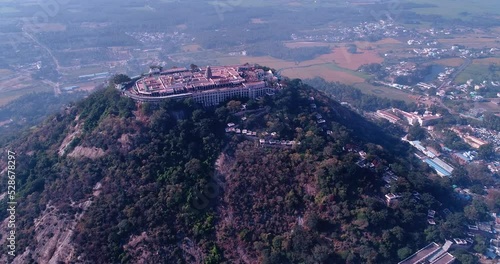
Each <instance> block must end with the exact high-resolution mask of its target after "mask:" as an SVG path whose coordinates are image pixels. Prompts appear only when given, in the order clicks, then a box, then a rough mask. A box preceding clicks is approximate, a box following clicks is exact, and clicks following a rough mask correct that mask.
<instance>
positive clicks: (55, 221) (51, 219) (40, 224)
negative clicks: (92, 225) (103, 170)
mask: <svg viewBox="0 0 500 264" xmlns="http://www.w3.org/2000/svg"><path fill="white" fill-rule="evenodd" d="M101 188H102V184H101V183H100V182H99V183H97V184H96V186H95V187H94V188H93V190H94V192H93V196H94V197H97V196H99V194H100V190H101ZM91 205H92V197H91V198H88V199H86V200H82V201H80V202H78V203H77V202H73V201H72V202H71V204H70V207H71V208H72V209H74V211H76V212H75V213H74V214H68V213H63V212H62V211H63V210H61V208H58V207H57V206H55V205H52V204H51V203H50V202H49V203H48V205H47V207H46V208H45V210H44V211H43V212H42V213H41V214H40V215H39V217H38V218H36V219H35V221H34V223H33V224H34V227H35V236H34V244H33V245H32V247H31V248H33V249H34V250H31V249H30V248H26V249H25V250H24V251H21V250H18V251H17V252H18V255H17V256H16V257H15V258H14V259H13V260H12V263H13V264H24V263H30V262H32V261H33V260H34V261H35V262H36V263H48V264H57V263H80V261H78V260H79V259H81V257H79V256H76V255H75V246H74V244H73V241H72V239H73V234H74V230H75V227H76V226H77V224H78V223H79V222H80V220H81V219H82V217H83V216H84V214H85V212H86V211H87V209H88V208H89V207H90V206H91ZM6 227H7V219H6V220H4V221H3V222H2V223H1V224H0V228H1V229H2V230H7V228H6ZM4 235H6V234H2V237H3V236H4ZM0 263H8V260H7V256H2V257H1V258H0Z"/></svg>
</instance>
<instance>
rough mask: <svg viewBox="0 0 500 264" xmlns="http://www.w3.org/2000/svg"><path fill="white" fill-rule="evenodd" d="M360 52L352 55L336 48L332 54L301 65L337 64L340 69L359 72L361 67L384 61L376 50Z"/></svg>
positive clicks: (342, 48) (345, 49)
mask: <svg viewBox="0 0 500 264" xmlns="http://www.w3.org/2000/svg"><path fill="white" fill-rule="evenodd" d="M358 50H359V53H356V54H352V53H349V52H348V51H347V48H346V47H340V48H335V49H333V51H332V53H329V54H325V55H321V56H319V57H317V58H316V59H314V60H310V61H305V62H303V63H301V65H306V64H308V63H309V64H318V63H324V62H335V64H337V65H338V66H339V67H342V68H346V69H350V70H357V69H358V68H359V67H360V66H361V65H364V64H369V63H381V62H383V61H384V58H382V57H380V55H378V53H377V52H376V51H374V50H361V49H358Z"/></svg>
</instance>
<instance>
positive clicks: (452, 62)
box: [432, 58, 464, 67]
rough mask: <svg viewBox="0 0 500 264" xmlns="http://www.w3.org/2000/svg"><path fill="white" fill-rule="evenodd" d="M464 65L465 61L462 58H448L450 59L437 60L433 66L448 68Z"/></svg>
mask: <svg viewBox="0 0 500 264" xmlns="http://www.w3.org/2000/svg"><path fill="white" fill-rule="evenodd" d="M463 63H464V59H462V58H448V59H440V60H435V61H433V62H432V64H439V65H443V66H448V67H458V66H460V65H462V64H463Z"/></svg>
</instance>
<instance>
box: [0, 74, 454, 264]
mask: <svg viewBox="0 0 500 264" xmlns="http://www.w3.org/2000/svg"><path fill="white" fill-rule="evenodd" d="M242 103H246V108H247V111H246V112H241V111H240V110H241V109H240V107H241V104H242ZM242 117H245V118H242ZM243 119H245V120H243ZM321 120H323V121H324V122H323V121H321ZM227 123H235V126H237V127H238V128H239V129H246V130H250V131H255V132H257V133H258V134H257V135H258V136H257V137H253V136H245V135H242V134H235V133H226V132H225V128H226V127H227V125H226V124H227ZM263 132H268V133H269V135H262V133H263ZM273 132H274V133H275V134H274V133H273ZM271 134H273V135H275V136H274V138H273V137H272V136H271ZM259 139H266V140H270V139H272V140H279V144H273V145H270V144H267V143H266V144H265V145H261V143H260V141H259ZM292 140H293V141H295V142H297V143H299V142H300V144H295V145H294V146H287V145H286V144H281V141H292ZM7 150H11V151H14V152H15V153H16V164H17V168H16V180H17V193H18V195H17V203H18V207H17V211H16V219H17V222H16V225H17V229H16V237H17V238H16V239H17V241H16V247H17V251H16V253H17V257H16V258H15V259H14V262H13V263H395V262H397V261H399V260H401V259H403V258H405V257H407V256H408V254H409V253H412V252H414V251H416V250H417V249H418V248H420V247H421V246H423V245H424V244H426V243H428V242H429V241H441V240H443V239H444V238H446V237H448V236H452V235H460V234H462V233H463V225H462V223H461V222H460V223H458V222H453V221H451V220H450V221H448V220H447V218H446V217H445V216H442V219H440V220H441V223H443V224H439V226H436V227H429V226H428V224H427V218H426V216H427V211H428V209H431V208H432V209H435V210H438V209H442V208H444V207H446V208H449V209H451V210H454V209H461V207H460V206H461V205H460V204H459V203H456V202H455V199H454V198H453V197H452V195H451V190H449V189H447V188H446V187H443V186H449V185H447V184H445V183H442V182H441V181H440V180H433V179H429V178H428V177H427V170H428V168H426V167H425V166H423V165H422V164H421V163H420V162H417V161H416V160H414V159H412V156H411V155H410V153H409V149H408V146H406V145H404V144H403V143H401V142H400V141H399V140H398V139H396V138H393V137H392V136H390V135H386V134H384V132H383V130H382V129H381V128H379V127H377V126H376V125H374V124H373V123H370V122H369V121H367V120H365V119H364V118H363V117H361V116H359V115H358V114H356V113H354V112H352V111H351V110H349V109H347V108H345V107H343V106H341V105H340V104H339V103H338V102H336V101H333V100H332V99H330V98H328V97H326V96H325V95H324V94H323V93H322V92H319V91H317V90H315V89H313V88H311V87H309V86H307V85H304V84H302V82H301V81H300V80H289V81H288V84H287V87H286V88H285V89H283V90H282V91H281V92H279V93H278V94H277V95H275V96H274V97H265V98H262V99H261V100H259V101H246V100H244V99H241V101H238V100H236V99H235V100H233V101H230V102H227V104H225V105H224V106H219V107H217V108H202V107H201V106H198V105H197V104H195V103H194V102H193V101H190V100H186V101H182V102H181V101H166V102H164V103H161V104H159V105H150V104H141V105H137V104H136V103H135V102H134V101H132V100H131V99H128V98H125V97H122V96H120V94H119V92H118V91H117V90H115V89H113V88H111V87H110V88H107V89H104V90H100V91H97V92H95V93H94V94H92V95H91V96H89V97H88V98H86V99H85V100H83V101H81V102H79V103H77V104H75V105H73V106H72V107H70V108H67V109H65V110H64V111H62V112H60V113H58V114H57V115H54V116H52V117H51V118H49V119H47V120H46V121H45V122H44V123H43V124H42V125H40V126H38V127H37V128H35V129H33V131H32V132H31V133H29V134H28V135H24V136H20V137H18V138H17V139H16V140H14V141H12V142H11V143H10V144H9V146H8V147H6V148H5V149H4V150H3V151H4V152H6V151H7ZM360 151H363V156H364V157H365V160H364V162H362V163H359V162H358V161H360V159H361V157H360V155H359V154H358V152H360ZM365 154H366V155H365ZM5 161H6V160H5V159H3V160H2V161H0V163H2V165H3V166H2V168H3V167H5V165H6V164H4V163H5ZM360 164H362V165H360ZM365 165H366V166H365ZM389 165H390V166H391V168H392V170H393V171H394V172H395V173H396V174H397V175H399V176H400V177H399V179H398V180H397V181H396V182H394V183H393V184H392V186H391V187H390V188H389V189H387V188H386V187H384V185H385V184H386V183H385V182H384V181H383V180H382V174H383V173H385V172H386V171H387V170H388V169H389ZM4 175H5V174H2V176H1V177H2V180H1V186H0V187H1V190H7V187H6V186H5V184H6V183H7V180H5V178H4V177H5V176H4ZM387 192H397V193H399V194H401V196H402V198H401V199H400V200H399V202H398V204H397V206H387V205H386V203H385V201H384V198H383V197H384V194H385V193H387ZM416 192H419V195H420V196H419V199H415V193H416ZM0 197H2V198H3V201H2V202H1V204H0V218H1V219H6V218H7V217H8V211H7V210H6V209H7V208H6V207H7V203H6V199H7V197H5V196H3V195H2V196H0ZM420 197H421V198H420ZM444 223H446V225H445V224H444ZM6 224H7V222H5V221H4V222H2V224H1V228H0V234H1V239H2V240H4V241H5V239H6V236H7V233H6V231H7V230H9V229H8V228H7V226H6ZM437 227H439V228H437ZM7 257H8V255H7V252H6V248H5V247H3V248H2V255H1V258H0V261H1V262H2V263H6V261H7Z"/></svg>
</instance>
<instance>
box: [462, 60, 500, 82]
mask: <svg viewBox="0 0 500 264" xmlns="http://www.w3.org/2000/svg"><path fill="white" fill-rule="evenodd" d="M490 65H491V64H486V63H484V62H483V61H479V62H476V61H474V62H473V63H472V64H471V65H470V66H469V67H467V68H466V69H465V70H464V71H463V72H462V73H460V74H459V75H458V76H457V78H456V80H455V82H456V83H465V82H466V81H467V80H469V79H473V80H474V81H476V82H482V81H491V80H497V79H498V76H500V71H498V70H497V71H493V72H492V71H491V69H490Z"/></svg>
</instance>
